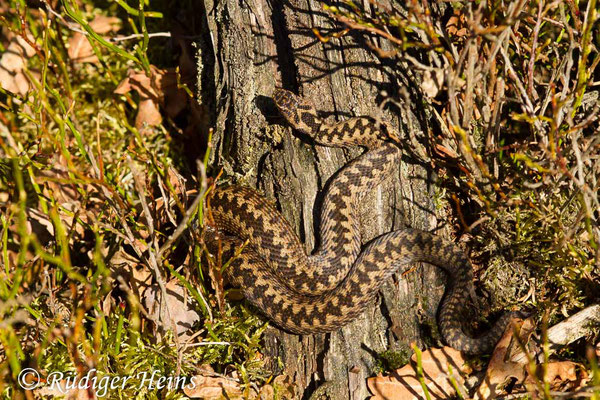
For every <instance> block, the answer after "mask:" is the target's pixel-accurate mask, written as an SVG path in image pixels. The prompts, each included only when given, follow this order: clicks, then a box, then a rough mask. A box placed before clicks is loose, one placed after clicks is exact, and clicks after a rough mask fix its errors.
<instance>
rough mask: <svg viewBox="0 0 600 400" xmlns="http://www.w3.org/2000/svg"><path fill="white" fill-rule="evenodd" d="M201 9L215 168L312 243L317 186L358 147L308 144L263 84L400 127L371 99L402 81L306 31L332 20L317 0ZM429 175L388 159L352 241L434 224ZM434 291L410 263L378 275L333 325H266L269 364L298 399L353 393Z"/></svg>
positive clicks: (214, 4)
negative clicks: (293, 329)
mask: <svg viewBox="0 0 600 400" xmlns="http://www.w3.org/2000/svg"><path fill="white" fill-rule="evenodd" d="M201 10H202V12H204V13H205V14H204V17H205V20H204V34H203V38H202V40H201V42H200V46H199V52H198V56H199V57H198V58H199V60H198V62H199V70H200V71H201V73H200V75H199V88H200V90H199V93H200V98H201V101H202V102H203V103H204V105H205V107H206V108H207V109H208V110H210V112H209V113H208V115H210V116H211V118H212V120H211V124H212V125H213V126H214V127H215V134H214V137H213V146H214V147H213V160H212V163H213V165H219V166H221V167H223V168H224V170H225V175H226V176H227V178H228V179H230V180H232V181H237V182H242V183H244V184H246V185H249V186H252V187H256V188H258V189H259V190H260V191H262V192H263V193H265V194H266V196H267V197H270V198H272V199H274V200H275V201H276V202H277V204H278V206H279V207H280V209H281V211H282V212H283V214H284V215H285V216H286V218H288V220H289V221H290V222H291V224H292V225H293V226H294V227H296V229H297V232H298V234H299V235H300V237H301V238H302V239H303V240H304V242H305V243H306V249H307V250H308V251H312V250H313V249H314V248H315V245H316V243H317V240H318V238H315V227H316V225H315V219H318V216H319V212H318V204H319V199H320V196H319V194H320V191H321V189H322V188H323V187H324V185H325V183H326V182H327V180H328V179H329V178H330V177H331V176H332V175H333V174H334V173H335V172H336V171H337V170H338V169H340V168H341V167H342V166H343V165H344V164H345V163H346V162H348V160H350V159H352V158H353V157H355V156H356V155H358V154H360V150H359V149H354V150H350V151H346V150H341V149H332V148H326V147H318V146H314V145H313V144H311V143H309V142H307V141H306V140H304V139H303V138H297V137H295V136H293V135H292V131H291V130H290V128H289V127H287V125H286V124H285V123H284V121H283V119H281V118H280V117H279V116H278V115H277V111H276V110H275V107H274V104H273V102H272V100H271V98H270V97H271V94H272V92H273V89H274V87H275V86H281V87H284V88H286V89H290V90H292V91H296V92H298V93H301V94H303V95H304V96H306V97H308V98H310V99H312V101H313V102H314V103H315V106H316V108H317V110H320V111H322V115H323V116H326V117H327V118H329V120H330V121H335V120H339V119H343V118H346V117H349V116H355V115H372V116H377V115H383V117H384V118H385V119H386V121H388V122H389V123H390V124H391V125H392V126H394V127H396V128H397V129H398V130H399V131H400V132H401V135H402V136H406V133H403V132H404V131H405V130H406V128H407V126H408V127H409V128H410V127H412V128H410V129H414V127H415V126H417V125H416V124H407V123H406V121H404V122H403V121H402V119H401V118H399V115H398V113H394V112H389V111H384V112H381V111H379V108H378V101H379V102H380V101H381V99H382V97H383V96H382V91H383V90H385V91H386V92H387V93H388V94H393V93H396V94H397V93H398V92H399V91H400V90H407V89H406V88H401V87H399V84H398V83H397V82H398V75H397V72H396V71H395V70H394V69H393V68H392V67H390V66H385V65H382V64H381V63H380V62H379V61H378V60H377V59H376V58H374V57H373V55H372V54H371V53H370V52H369V51H368V50H365V49H364V47H363V46H361V44H360V43H357V42H356V41H354V39H353V38H351V37H349V36H346V37H343V38H341V39H334V40H331V41H329V42H327V43H322V42H320V41H319V40H317V38H316V37H315V35H314V34H313V32H312V29H313V28H317V29H319V30H320V31H321V32H327V30H329V29H332V28H334V26H333V25H332V22H331V20H330V19H329V18H327V16H326V14H325V13H324V12H323V11H322V6H321V4H320V3H318V2H315V1H308V0H298V1H291V2H285V3H282V2H279V1H268V0H246V1H243V2H239V1H234V0H221V1H216V0H205V1H204V2H203V3H201ZM408 89H410V88H408ZM409 161H410V160H409ZM429 182H430V177H428V175H427V172H426V170H425V169H423V168H422V167H421V166H419V165H418V164H416V163H414V162H406V161H404V160H403V161H402V162H401V163H399V165H398V166H397V168H396V170H395V173H394V174H393V176H392V178H391V179H390V180H389V181H387V182H386V183H385V184H384V185H381V187H379V188H378V189H377V190H375V191H374V192H373V193H371V194H370V195H369V196H368V197H367V199H366V201H365V202H364V205H363V207H362V210H361V213H362V219H361V223H362V230H363V231H362V233H363V242H366V241H368V240H370V239H372V238H374V237H376V236H378V235H380V234H383V233H386V232H389V231H391V230H395V229H401V228H402V227H403V226H411V227H414V228H420V229H424V230H428V231H431V230H434V229H435V228H436V225H437V219H436V215H435V213H436V204H435V203H434V201H435V200H434V199H435V196H434V193H433V191H434V190H435V188H434V187H432V186H431V185H429ZM442 293H443V279H442V275H441V273H440V272H439V271H438V270H437V269H435V268H434V267H430V266H421V267H419V268H417V269H416V270H415V271H413V272H411V273H409V274H407V275H406V276H405V277H401V276H400V275H399V274H397V276H396V277H395V278H394V279H393V280H390V281H389V282H386V283H385V284H384V285H383V286H382V288H381V291H380V296H378V301H377V303H376V304H373V305H371V306H369V308H368V309H367V311H366V312H365V313H364V314H363V315H361V316H360V317H359V318H358V319H357V320H356V321H354V322H353V323H351V324H349V325H348V326H345V327H344V328H342V329H341V330H339V331H338V332H334V333H332V334H323V335H312V336H297V335H291V334H287V333H285V332H282V331H280V330H278V329H277V328H272V329H270V330H269V331H268V333H267V334H266V336H265V352H266V354H267V356H268V357H269V360H270V363H271V368H272V370H273V372H274V373H286V374H288V375H290V376H291V377H292V378H293V379H294V381H295V382H296V384H297V386H298V388H299V396H298V398H304V399H306V398H309V397H310V395H311V393H313V392H314V390H315V389H316V388H317V387H319V386H320V385H321V384H322V383H324V382H332V383H330V384H328V385H327V387H326V389H327V390H326V392H327V394H328V395H329V397H330V398H333V399H345V398H349V399H363V398H365V397H366V396H368V391H367V388H366V381H365V380H366V378H367V377H368V376H370V375H372V374H373V368H374V365H375V364H376V360H377V354H378V353H380V352H382V351H384V350H388V349H391V350H398V349H406V348H408V345H409V343H410V342H412V341H415V342H417V344H422V338H421V337H422V336H423V334H424V333H426V332H424V327H425V326H427V324H424V323H423V321H427V322H431V321H434V320H435V313H436V310H437V305H438V303H439V300H440V297H441V295H442ZM426 336H429V334H427V335H426Z"/></svg>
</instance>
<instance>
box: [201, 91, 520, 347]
mask: <svg viewBox="0 0 600 400" xmlns="http://www.w3.org/2000/svg"><path fill="white" fill-rule="evenodd" d="M274 100H275V104H276V105H277V107H278V109H279V111H280V112H281V114H282V115H283V116H284V118H285V119H286V120H287V122H288V123H289V124H290V125H291V126H292V127H293V128H295V129H296V130H298V131H300V132H302V133H305V134H307V135H310V136H311V137H312V138H313V139H314V141H315V142H316V143H317V144H320V145H324V146H334V147H345V146H363V147H366V148H367V149H368V151H367V152H365V153H364V154H362V155H361V156H359V157H358V158H356V159H355V160H353V161H352V162H350V163H349V164H348V165H346V166H345V167H344V168H343V169H342V170H340V171H339V172H338V174H337V175H336V176H335V177H334V179H332V181H331V182H330V183H329V186H328V188H327V191H326V193H325V195H324V200H323V204H322V209H321V224H320V239H321V246H320V248H319V249H318V250H317V251H316V252H315V253H314V254H312V255H308V254H307V253H306V251H305V249H304V246H303V244H302V243H301V241H300V240H299V238H298V236H297V235H296V233H295V232H294V230H293V229H292V227H291V226H290V225H289V223H288V222H287V221H286V220H285V218H284V217H283V215H282V214H281V213H280V212H279V211H278V210H277V209H276V208H275V206H274V205H272V204H271V202H270V201H268V200H267V199H265V198H264V197H263V196H261V195H260V194H259V193H257V192H256V191H254V190H252V189H249V188H246V187H243V186H237V185H234V186H227V187H217V188H216V190H215V191H214V192H213V193H212V195H211V197H210V200H209V202H210V207H209V209H210V210H211V211H210V212H211V214H210V215H211V220H212V224H213V226H214V227H215V228H216V229H217V231H218V232H219V233H220V234H221V236H222V239H223V246H225V248H226V250H227V249H228V250H229V252H230V253H232V252H233V249H235V248H236V247H238V246H241V244H242V243H247V246H245V247H244V249H243V251H242V252H241V254H239V256H237V257H235V258H234V259H233V261H232V262H231V264H230V265H229V266H228V268H227V269H226V275H227V278H228V279H229V280H230V281H231V283H232V284H234V285H236V286H239V287H241V289H242V292H243V294H244V296H245V297H246V299H247V300H248V301H250V302H251V303H252V304H254V305H255V306H256V307H258V308H259V309H260V310H261V311H262V312H263V313H264V314H265V315H266V316H267V317H268V318H269V319H270V320H272V321H273V322H275V324H277V325H279V326H280V327H281V328H283V329H285V330H287V331H290V332H293V333H297V334H310V333H318V332H330V331H334V330H336V329H339V328H340V327H341V326H343V325H345V324H346V323H348V322H350V321H351V320H353V319H354V318H356V317H357V316H358V315H359V314H360V313H361V312H362V311H363V310H364V308H365V307H366V306H367V305H368V304H369V303H370V301H371V300H373V299H374V297H375V296H376V294H377V292H378V288H379V287H380V286H381V284H382V283H383V282H384V281H385V280H386V279H387V278H389V277H390V276H391V275H392V274H393V273H394V272H395V271H397V270H398V268H400V267H401V266H404V265H406V264H409V263H414V262H426V263H430V264H433V265H436V266H438V267H440V268H442V269H443V270H444V271H446V273H447V275H448V278H449V279H448V284H447V288H446V293H445V295H444V299H443V300H442V303H441V305H440V307H439V310H438V322H439V325H440V332H441V333H442V336H443V338H444V340H445V341H446V342H447V343H448V344H449V345H450V346H452V347H454V348H456V349H458V350H461V351H464V352H467V353H474V354H477V353H485V352H489V351H490V350H491V349H493V346H494V345H495V343H496V342H497V341H498V339H499V338H500V336H501V335H502V333H503V331H504V328H505V327H506V325H507V324H508V321H509V319H510V317H511V314H510V313H507V314H504V315H503V316H502V317H501V318H500V319H499V320H498V321H496V323H495V324H494V325H493V327H492V328H491V329H490V330H489V331H488V332H486V333H485V334H484V335H483V336H481V337H478V338H473V337H470V336H467V335H466V334H465V333H464V332H463V331H462V329H461V321H462V319H463V318H462V317H463V314H464V313H463V312H464V311H465V308H466V307H467V304H468V301H469V297H471V294H472V293H474V287H473V271H472V266H471V263H470V262H469V260H468V258H467V257H466V256H465V254H464V253H463V252H462V251H461V250H460V248H458V247H457V246H456V245H454V244H452V243H450V242H446V241H444V240H442V239H441V238H440V237H438V236H435V235H432V234H430V233H428V232H424V231H420V230H415V229H403V230H400V231H394V232H390V233H387V234H384V235H382V236H380V237H378V238H377V239H375V240H373V241H371V242H370V243H369V244H368V245H367V246H366V247H364V249H362V251H361V247H362V245H361V238H360V232H359V218H358V210H359V208H360V205H361V200H362V198H363V197H364V195H365V194H366V193H368V192H369V191H370V190H372V189H373V188H375V187H376V186H377V185H378V184H379V183H381V182H382V181H383V180H384V179H385V178H386V177H387V176H388V175H389V173H390V171H391V168H392V166H393V165H394V163H395V162H397V161H398V159H399V156H400V150H399V148H398V146H397V143H396V136H395V135H394V134H393V133H392V132H390V130H389V129H387V128H386V127H385V126H384V125H381V124H378V123H377V122H375V121H374V120H373V119H371V118H352V119H348V120H346V121H344V122H341V123H338V124H335V125H330V124H327V123H325V122H324V121H323V120H321V119H320V118H319V117H318V114H317V113H316V111H315V109H314V107H313V106H312V105H311V104H310V103H308V102H307V101H305V100H304V99H303V98H301V97H299V96H296V95H294V94H293V93H291V92H289V91H287V90H283V89H276V91H275V95H274Z"/></svg>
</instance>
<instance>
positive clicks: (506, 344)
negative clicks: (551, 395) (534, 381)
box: [475, 318, 535, 399]
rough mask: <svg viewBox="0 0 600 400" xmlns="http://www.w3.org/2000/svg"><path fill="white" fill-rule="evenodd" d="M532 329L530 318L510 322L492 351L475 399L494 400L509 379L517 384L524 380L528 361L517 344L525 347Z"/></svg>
mask: <svg viewBox="0 0 600 400" xmlns="http://www.w3.org/2000/svg"><path fill="white" fill-rule="evenodd" d="M513 325H514V327H515V329H516V331H517V332H518V340H516V339H515V337H514V333H515V329H512V326H513ZM534 329H535V327H534V325H533V320H532V319H531V318H528V319H526V320H525V321H522V320H519V319H513V320H512V321H511V324H509V326H508V327H507V329H506V331H505V332H504V335H503V336H502V338H501V339H500V341H499V342H498V344H497V345H496V348H495V349H494V353H493V354H492V358H491V359H490V363H489V364H488V367H487V370H486V373H485V378H484V380H483V382H482V383H481V385H479V387H478V388H477V392H476V393H475V399H493V398H495V396H496V390H497V389H498V388H499V387H502V386H503V385H504V384H505V383H506V382H507V381H508V380H509V379H516V380H517V382H523V381H524V380H525V376H526V366H527V363H528V360H527V356H526V355H525V354H524V352H523V350H522V349H521V347H520V346H519V342H520V343H522V344H523V345H525V346H527V343H528V342H529V338H530V337H531V335H532V334H533V332H534Z"/></svg>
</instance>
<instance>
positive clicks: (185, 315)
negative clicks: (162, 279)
mask: <svg viewBox="0 0 600 400" xmlns="http://www.w3.org/2000/svg"><path fill="white" fill-rule="evenodd" d="M166 290H167V299H166V302H167V304H166V305H167V307H166V308H167V310H168V314H167V310H164V309H163V310H162V311H163V312H161V307H160V297H161V291H160V289H159V287H158V285H153V286H152V287H151V288H149V289H147V290H146V291H145V292H144V298H143V299H144V306H145V307H146V310H148V313H150V315H152V317H153V320H154V321H155V322H156V324H157V325H158V326H157V328H158V331H157V335H158V336H159V340H160V336H161V334H162V332H164V329H170V328H171V321H170V319H169V317H171V318H172V319H173V322H174V323H175V329H176V330H177V334H178V335H179V337H180V338H183V339H186V338H187V337H189V335H188V332H189V331H190V329H191V327H192V325H193V324H194V323H195V322H197V321H199V320H200V318H201V315H200V314H199V313H198V311H196V309H195V308H194V307H193V306H192V305H190V303H191V300H192V299H191V297H190V295H189V294H186V291H185V288H184V287H182V286H180V285H179V281H177V280H173V281H171V282H168V283H167V285H166ZM163 328H164V329H163Z"/></svg>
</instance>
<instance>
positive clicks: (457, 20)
mask: <svg viewBox="0 0 600 400" xmlns="http://www.w3.org/2000/svg"><path fill="white" fill-rule="evenodd" d="M466 22H467V17H466V16H465V14H464V13H462V12H461V11H460V10H455V11H454V15H452V16H451V17H450V18H448V22H447V23H446V32H448V35H449V36H458V37H463V36H466V35H467V34H468V33H469V30H468V29H467V28H466V26H465V24H466Z"/></svg>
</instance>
